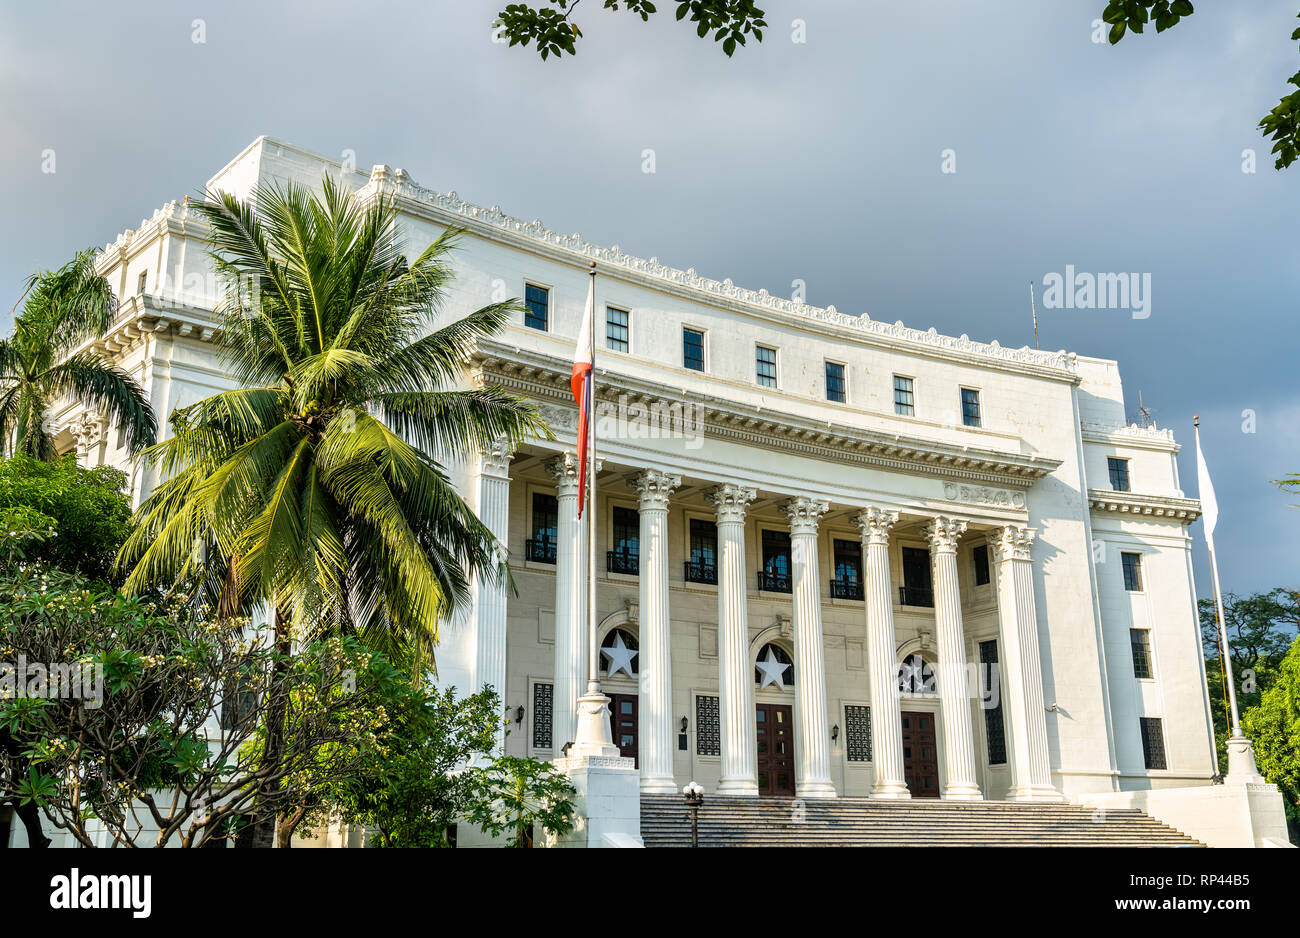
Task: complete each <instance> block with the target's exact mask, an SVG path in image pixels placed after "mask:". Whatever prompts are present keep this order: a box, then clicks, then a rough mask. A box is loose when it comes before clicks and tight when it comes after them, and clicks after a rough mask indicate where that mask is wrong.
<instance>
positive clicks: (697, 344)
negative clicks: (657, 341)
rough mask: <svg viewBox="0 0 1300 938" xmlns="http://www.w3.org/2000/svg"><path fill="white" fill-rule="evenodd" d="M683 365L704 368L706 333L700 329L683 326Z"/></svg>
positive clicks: (692, 369) (691, 367)
mask: <svg viewBox="0 0 1300 938" xmlns="http://www.w3.org/2000/svg"><path fill="white" fill-rule="evenodd" d="M682 367H683V368H689V369H690V370H691V371H703V370H704V333H703V332H701V331H700V330H698V329H690V328H687V327H686V326H683V327H682Z"/></svg>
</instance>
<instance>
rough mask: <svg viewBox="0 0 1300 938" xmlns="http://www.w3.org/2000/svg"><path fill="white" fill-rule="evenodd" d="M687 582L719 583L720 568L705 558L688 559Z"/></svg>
mask: <svg viewBox="0 0 1300 938" xmlns="http://www.w3.org/2000/svg"><path fill="white" fill-rule="evenodd" d="M686 582H687V583H712V584H713V585H714V586H716V585H717V583H718V568H717V565H716V564H712V563H707V562H705V561H703V560H688V561H686Z"/></svg>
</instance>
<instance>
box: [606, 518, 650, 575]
mask: <svg viewBox="0 0 1300 938" xmlns="http://www.w3.org/2000/svg"><path fill="white" fill-rule="evenodd" d="M611 543H612V544H613V545H614V549H613V550H611V551H610V552H609V553H608V554H606V555H605V569H606V570H608V571H609V572H610V573H627V574H630V575H632V576H636V575H637V573H639V572H640V569H641V513H640V512H639V511H637V510H636V509H635V508H619V507H617V506H615V508H614V537H613V540H612V541H611Z"/></svg>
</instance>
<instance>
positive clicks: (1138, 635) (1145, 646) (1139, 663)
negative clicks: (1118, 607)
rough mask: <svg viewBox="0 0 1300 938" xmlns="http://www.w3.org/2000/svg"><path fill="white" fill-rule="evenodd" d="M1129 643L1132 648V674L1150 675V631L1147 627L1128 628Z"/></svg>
mask: <svg viewBox="0 0 1300 938" xmlns="http://www.w3.org/2000/svg"><path fill="white" fill-rule="evenodd" d="M1128 640H1129V645H1130V647H1132V649H1133V676H1134V677H1140V678H1149V677H1152V674H1151V632H1150V630H1149V629H1129V630H1128Z"/></svg>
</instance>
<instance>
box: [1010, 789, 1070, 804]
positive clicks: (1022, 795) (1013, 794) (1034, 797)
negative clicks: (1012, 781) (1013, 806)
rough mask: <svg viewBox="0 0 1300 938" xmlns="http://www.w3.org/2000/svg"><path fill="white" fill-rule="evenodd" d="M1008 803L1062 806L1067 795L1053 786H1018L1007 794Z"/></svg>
mask: <svg viewBox="0 0 1300 938" xmlns="http://www.w3.org/2000/svg"><path fill="white" fill-rule="evenodd" d="M1007 800H1008V801H1040V802H1046V803H1050V804H1061V803H1062V802H1064V801H1065V795H1063V794H1061V793H1060V792H1059V791H1057V790H1056V789H1055V788H1053V787H1052V786H1051V785H1018V786H1016V787H1015V788H1012V789H1011V791H1010V792H1009V793H1008V794H1007Z"/></svg>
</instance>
